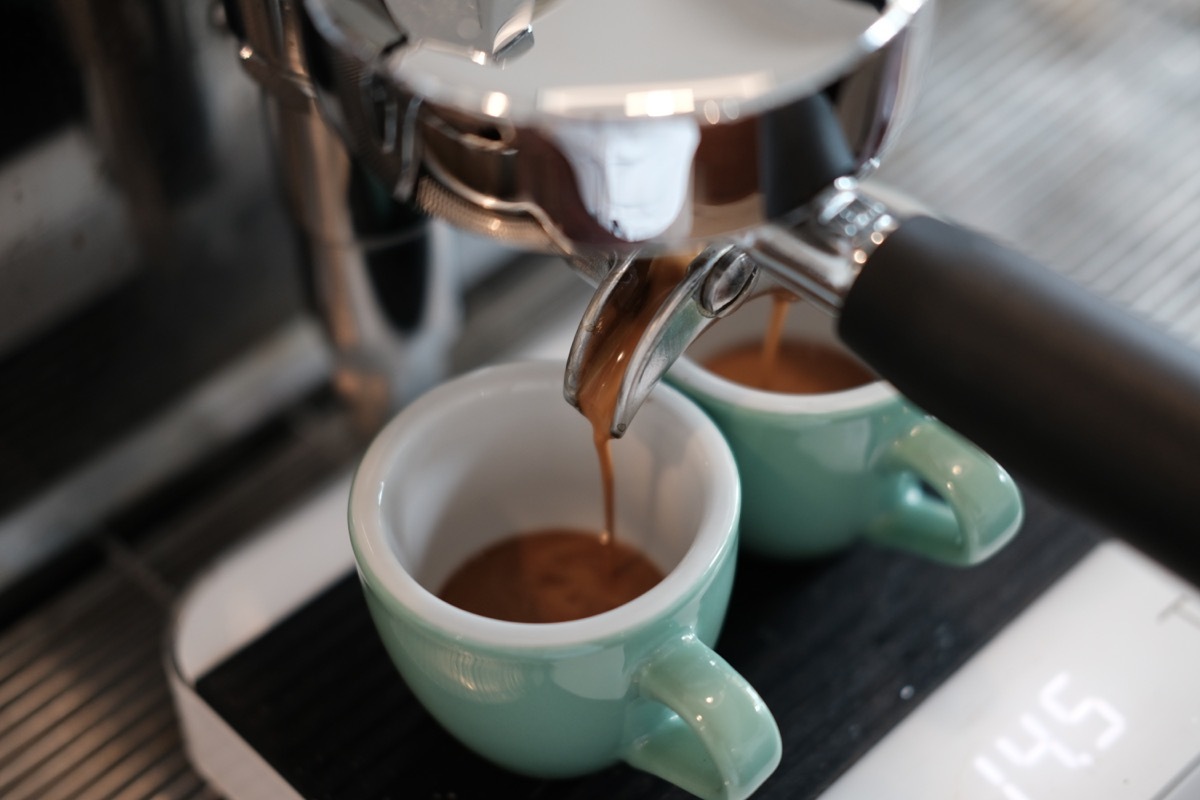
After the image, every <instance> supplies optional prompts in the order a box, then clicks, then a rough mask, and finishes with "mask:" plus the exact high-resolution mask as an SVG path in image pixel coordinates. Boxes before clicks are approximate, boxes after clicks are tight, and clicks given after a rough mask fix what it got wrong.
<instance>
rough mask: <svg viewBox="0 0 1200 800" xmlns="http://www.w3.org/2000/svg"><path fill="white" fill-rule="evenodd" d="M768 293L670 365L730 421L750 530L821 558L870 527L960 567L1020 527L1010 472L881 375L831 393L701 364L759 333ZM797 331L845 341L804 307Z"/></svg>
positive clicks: (676, 378)
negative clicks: (741, 377)
mask: <svg viewBox="0 0 1200 800" xmlns="http://www.w3.org/2000/svg"><path fill="white" fill-rule="evenodd" d="M770 303H771V300H770V298H765V297H764V298H761V299H758V300H755V301H753V302H751V303H748V304H747V305H746V307H745V308H744V309H742V310H741V311H739V312H738V313H737V314H735V315H734V316H732V317H730V318H729V319H727V320H724V321H722V323H721V324H720V325H718V326H714V327H713V328H712V329H711V330H710V331H709V332H708V333H707V334H705V335H704V336H703V337H702V338H701V339H700V340H699V341H697V342H696V344H694V345H693V346H692V349H690V350H689V351H688V357H687V358H684V359H681V360H680V361H679V362H677V363H676V365H675V366H674V367H673V368H672V370H671V371H670V372H669V373H668V380H670V381H671V382H672V383H673V384H675V385H676V386H678V387H679V388H680V389H682V390H683V391H684V392H685V393H687V394H688V395H689V396H691V397H692V398H693V399H694V400H696V401H697V402H698V403H699V404H700V405H701V406H702V407H703V408H704V409H705V411H707V412H708V414H709V415H710V416H711V417H712V418H713V420H714V421H715V422H716V423H717V425H718V427H720V428H721V430H722V432H723V433H724V434H725V436H726V438H727V439H728V440H729V443H730V447H731V448H732V449H733V452H734V455H735V457H736V459H737V463H738V469H739V471H740V474H741V480H742V492H743V508H742V536H743V539H744V541H745V543H746V545H747V546H748V547H749V548H751V549H753V550H756V551H759V552H762V553H765V554H769V555H775V556H797V557H801V556H818V555H823V554H826V553H830V552H833V551H836V550H837V549H839V548H842V547H845V546H846V545H848V544H849V543H850V542H852V541H853V540H855V539H856V538H858V537H860V536H868V537H870V538H871V539H873V540H875V541H877V542H879V543H881V544H885V545H888V546H891V547H896V548H899V549H902V550H907V551H910V552H913V553H916V554H919V555H921V556H924V557H927V558H931V559H934V560H937V561H942V562H947V563H951V564H972V563H976V562H978V561H982V560H983V559H985V558H987V557H988V556H990V555H991V554H992V553H994V552H995V551H996V550H997V549H999V548H1000V547H1002V546H1003V545H1004V543H1005V542H1007V541H1008V540H1009V539H1010V538H1012V536H1013V535H1014V534H1015V533H1016V532H1017V530H1018V528H1019V527H1020V523H1021V519H1022V516H1023V506H1022V502H1021V497H1020V493H1019V491H1018V489H1017V487H1016V485H1015V484H1014V482H1013V480H1012V478H1011V477H1010V476H1009V475H1008V473H1007V472H1006V471H1005V470H1004V469H1003V468H1002V467H1001V466H1000V465H999V464H997V463H996V462H995V461H993V460H992V459H991V458H989V457H988V456H987V455H986V454H985V453H983V452H982V451H980V450H979V449H978V448H976V447H975V446H974V445H972V444H971V443H969V442H967V441H966V440H965V439H963V438H962V437H960V436H958V435H957V434H955V433H954V432H953V431H951V430H950V429H948V428H946V427H945V426H944V425H942V424H941V423H939V422H938V421H937V420H935V419H933V418H932V417H930V416H928V415H927V414H925V413H924V412H922V411H921V410H920V409H917V408H915V407H913V406H912V405H911V404H909V403H907V402H906V401H905V400H904V398H903V397H901V396H900V395H899V394H898V393H897V392H896V391H895V390H894V389H893V388H892V387H891V386H890V385H888V384H887V383H885V382H883V381H878V382H875V383H871V384H867V385H864V386H860V387H857V388H854V389H850V390H846V391H842V392H835V393H829V394H811V395H784V394H777V393H773V392H764V391H759V390H754V389H749V388H746V387H744V386H739V385H737V384H734V383H731V382H730V381H726V380H724V379H722V378H719V377H717V376H715V375H713V374H712V373H709V372H707V371H706V370H704V369H702V368H701V367H700V366H699V365H698V364H697V363H696V362H697V360H699V361H702V360H703V359H704V358H705V356H706V355H707V354H710V353H714V352H717V351H719V350H721V349H723V348H724V347H727V346H730V345H732V344H736V343H741V342H747V341H754V340H758V341H761V339H762V337H763V335H764V332H765V330H766V325H767V323H766V319H767V312H768V310H769V307H770ZM787 332H788V335H793V336H799V337H803V338H807V339H813V340H817V341H822V342H826V343H830V344H834V343H835V339H834V335H833V330H832V320H831V319H830V318H829V317H827V316H825V315H824V314H822V313H821V312H819V311H817V310H816V309H814V308H812V307H811V306H805V305H803V304H798V305H796V306H795V307H794V308H793V309H792V311H791V313H790V314H789V319H788V325H787Z"/></svg>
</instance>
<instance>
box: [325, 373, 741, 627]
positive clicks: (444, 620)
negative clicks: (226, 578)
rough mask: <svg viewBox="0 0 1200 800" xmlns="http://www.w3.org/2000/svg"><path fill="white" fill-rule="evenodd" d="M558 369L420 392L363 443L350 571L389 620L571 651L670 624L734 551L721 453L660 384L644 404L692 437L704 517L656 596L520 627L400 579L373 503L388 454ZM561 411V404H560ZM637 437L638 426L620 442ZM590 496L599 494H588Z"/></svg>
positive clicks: (731, 500) (727, 466)
mask: <svg viewBox="0 0 1200 800" xmlns="http://www.w3.org/2000/svg"><path fill="white" fill-rule="evenodd" d="M562 370H563V366H562V364H561V363H556V362H552V361H525V362H511V363H506V364H499V365H493V366H488V367H483V368H481V369H478V370H475V371H473V372H469V373H466V374H465V375H462V376H459V377H457V378H454V379H452V380H450V381H448V382H446V383H443V384H441V385H439V386H437V387H435V388H434V389H432V390H430V391H429V392H427V393H425V394H424V395H422V396H421V397H419V398H418V399H417V400H415V401H414V402H413V403H412V404H410V405H409V406H408V407H407V408H405V409H404V410H402V411H401V412H400V413H399V414H397V415H396V416H395V417H394V418H393V419H392V420H391V421H390V422H389V423H388V424H387V425H386V426H385V427H384V428H383V430H382V431H380V433H379V434H378V435H377V436H376V437H375V439H374V440H373V441H372V443H371V445H370V446H369V447H368V448H367V451H366V453H365V454H364V456H363V458H362V460H361V461H360V463H359V466H358V468H357V470H356V471H355V474H354V479H353V482H352V484H351V488H350V502H349V509H348V521H349V529H350V540H351V544H352V546H353V549H354V555H355V562H356V563H357V565H358V571H359V574H360V576H361V577H362V579H363V581H364V582H365V583H366V584H367V587H368V590H369V591H374V592H375V594H376V596H377V597H379V598H380V599H381V600H383V601H384V603H385V604H386V605H387V607H388V609H389V610H390V611H391V612H392V613H398V614H401V615H404V616H405V617H407V618H408V619H410V620H413V621H416V622H418V623H419V624H421V625H423V626H425V627H427V628H432V629H435V630H438V631H440V632H441V633H443V634H446V635H449V636H451V637H454V638H455V639H460V640H467V641H471V642H474V643H476V644H482V645H487V646H492V647H497V648H503V649H509V650H514V649H547V648H561V647H573V646H578V645H581V644H587V643H594V642H599V641H602V640H609V639H611V638H613V637H616V636H619V635H621V634H623V633H625V632H627V631H631V630H634V629H638V628H640V627H643V626H645V625H647V624H650V623H652V622H654V621H655V620H658V619H661V618H662V617H663V616H666V615H669V614H670V613H671V611H672V609H674V608H675V607H676V606H677V605H679V604H680V603H681V602H684V601H686V600H687V599H688V598H689V597H690V596H692V594H693V593H694V590H695V589H696V588H697V587H699V586H702V585H703V584H704V583H705V582H706V581H707V580H708V575H709V573H710V572H711V571H713V570H714V568H715V567H716V566H717V565H719V564H720V563H721V562H722V561H723V560H724V558H725V557H727V555H728V554H729V553H730V552H731V551H732V549H733V548H734V547H735V546H736V538H737V537H736V531H737V520H738V512H739V508H740V503H741V488H740V481H739V480H738V473H737V465H736V463H735V462H734V459H733V454H732V452H731V451H730V450H729V445H728V444H727V442H726V441H725V438H724V437H723V436H722V435H721V433H720V431H719V430H718V429H717V427H716V425H715V424H714V423H713V422H712V421H711V420H710V419H709V418H708V416H707V415H706V414H705V413H704V412H703V411H702V410H701V409H700V408H699V407H698V406H696V405H695V404H694V403H693V402H692V401H690V400H688V399H687V398H686V397H685V396H684V395H683V394H682V393H680V392H678V391H676V390H675V389H672V388H671V387H669V386H665V385H660V386H658V387H656V388H655V390H654V391H653V392H652V393H651V396H650V398H649V399H648V400H647V401H646V402H647V403H653V404H655V405H658V406H662V407H663V408H665V409H667V410H668V411H669V412H670V413H671V414H673V415H675V416H677V417H678V418H680V419H681V421H682V422H683V424H685V425H686V426H688V427H689V428H690V429H691V431H692V432H693V435H694V436H695V437H697V439H698V441H699V442H700V444H701V446H702V447H703V451H704V453H705V455H706V459H707V468H706V469H705V470H704V473H703V474H704V478H705V481H706V485H705V487H704V489H703V496H704V497H706V500H707V502H709V503H710V509H711V510H710V512H709V513H708V514H707V515H706V516H705V517H704V518H703V520H702V522H701V526H700V529H699V530H698V531H697V532H696V535H695V538H694V539H693V540H692V542H691V544H690V545H689V546H688V549H687V551H686V552H685V553H684V555H683V557H682V558H681V559H680V561H679V563H677V564H676V565H675V566H674V568H672V569H671V570H670V572H668V573H667V574H666V576H665V577H664V578H663V580H662V581H660V582H659V583H658V584H657V585H656V586H655V587H653V588H652V589H650V590H649V591H647V592H646V593H644V594H642V595H640V596H639V597H637V598H635V599H633V600H631V601H630V602H628V603H626V604H624V605H622V606H620V607H618V608H615V609H613V610H611V611H606V612H604V613H602V614H597V615H595V616H591V617H585V618H583V619H577V620H571V621H568V622H553V623H522V622H509V621H506V620H498V619H493V618H491V617H484V616H480V615H478V614H474V613H471V612H468V611H464V610H462V609H460V608H458V607H456V606H454V605H451V604H450V603H447V602H446V601H444V600H442V599H441V598H439V597H437V595H435V594H434V593H433V592H431V591H429V590H428V589H426V588H425V587H424V586H422V585H421V584H420V582H418V581H417V579H416V578H415V577H413V576H412V575H411V574H409V573H408V571H407V570H405V569H404V568H403V567H402V566H401V564H400V563H399V561H398V560H397V559H396V557H395V554H394V553H393V552H392V549H391V546H390V543H389V529H388V524H387V521H386V517H385V515H384V514H383V513H382V504H383V499H384V496H385V494H386V493H387V491H388V487H387V475H388V472H389V471H390V466H391V454H392V453H393V452H394V450H395V448H396V447H397V445H398V444H399V442H401V441H402V440H403V439H404V437H405V436H406V435H408V433H409V432H410V431H415V430H418V429H423V428H426V426H429V425H431V424H437V421H438V420H439V419H445V418H446V417H448V416H450V415H452V414H453V413H454V412H455V411H460V412H461V410H462V408H463V407H464V406H470V405H474V404H475V403H477V402H478V401H480V400H482V399H484V398H485V397H486V396H487V395H488V394H489V392H494V391H497V390H503V389H505V388H509V387H511V386H513V385H514V384H516V383H517V382H543V383H547V384H549V385H550V386H549V387H548V388H553V389H558V388H559V387H560V386H561V381H562ZM562 402H564V403H565V402H566V401H565V400H564V401H562ZM637 435H638V426H637V419H636V418H635V420H634V423H633V425H631V426H630V429H629V432H628V433H626V436H634V437H636V436H637ZM597 491H599V487H597Z"/></svg>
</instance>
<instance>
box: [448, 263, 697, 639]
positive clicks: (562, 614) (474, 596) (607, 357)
mask: <svg viewBox="0 0 1200 800" xmlns="http://www.w3.org/2000/svg"><path fill="white" fill-rule="evenodd" d="M689 262H690V259H680V258H656V259H643V260H640V261H638V262H636V263H635V264H634V265H633V266H632V269H631V270H630V274H629V275H628V276H627V280H625V281H623V282H622V283H621V284H620V285H619V286H617V287H615V288H614V290H613V295H612V302H610V303H609V304H608V306H607V308H606V313H605V314H604V315H602V316H601V318H600V319H599V320H598V321H597V323H596V328H595V330H594V331H593V334H592V335H593V337H594V340H593V341H594V345H593V347H592V350H591V355H590V357H589V358H588V360H587V361H586V362H585V363H584V364H583V365H582V367H581V371H580V373H581V374H580V376H579V377H580V383H579V395H578V397H579V409H580V411H582V412H583V415H584V416H585V417H586V418H587V420H588V421H589V422H590V423H591V425H592V441H593V443H594V444H595V447H596V455H597V457H598V459H599V461H600V479H601V486H602V489H603V492H604V530H603V531H601V532H600V535H599V536H597V535H596V534H594V533H587V532H581V531H572V530H547V531H535V532H531V533H521V534H517V535H514V536H511V537H509V538H507V539H504V540H502V541H501V542H499V543H497V544H495V545H493V546H492V547H489V548H488V549H486V550H484V551H483V552H482V553H479V554H478V555H476V556H475V557H474V558H472V559H471V560H469V561H467V562H466V563H465V564H463V565H462V566H461V567H459V568H458V570H456V571H455V573H454V574H453V575H452V576H451V577H450V580H449V581H448V582H447V583H446V585H445V586H444V587H443V588H442V591H441V595H440V596H441V598H442V599H443V600H445V601H446V602H448V603H451V604H453V605H456V606H458V607H459V608H462V609H465V610H467V611H471V612H473V613H476V614H481V615H483V616H487V617H493V618H495V619H502V620H508V621H510V622H565V621H567V620H573V619H581V618H583V617H590V616H593V615H595V614H600V613H603V612H605V611H609V610H611V609H614V608H616V607H617V606H620V605H623V604H624V603H627V602H629V601H630V600H633V599H634V598H635V597H637V596H639V595H641V594H643V593H644V592H646V591H647V590H649V589H651V588H653V587H654V586H655V585H656V584H657V583H658V582H659V581H660V580H662V578H663V574H662V572H661V571H660V570H659V569H658V567H656V566H655V565H654V564H653V563H652V562H651V561H650V560H649V559H647V558H646V557H645V556H644V555H642V554H641V553H639V552H638V551H637V550H634V549H633V548H632V547H629V546H628V545H626V544H624V543H623V542H619V541H617V540H616V539H615V538H614V537H615V532H616V503H615V490H614V480H613V462H612V447H611V440H612V435H611V430H612V422H613V415H614V414H615V413H616V407H617V395H618V394H619V393H620V389H621V382H622V381H623V380H624V378H625V372H626V370H627V368H628V366H629V360H630V357H631V356H632V354H633V350H634V348H636V347H637V345H638V342H640V341H641V339H642V334H643V333H644V332H645V330H646V327H647V326H648V325H649V324H650V320H651V319H652V318H653V316H654V312H655V311H657V310H658V308H659V306H660V305H661V304H662V302H663V301H664V300H665V299H666V298H667V296H668V295H669V294H670V293H671V291H672V290H673V289H674V288H675V287H676V286H677V285H678V284H679V282H680V281H681V280H682V279H683V278H684V276H685V274H686V273H687V266H688V263H689Z"/></svg>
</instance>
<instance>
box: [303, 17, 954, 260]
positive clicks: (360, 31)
mask: <svg viewBox="0 0 1200 800" xmlns="http://www.w3.org/2000/svg"><path fill="white" fill-rule="evenodd" d="M881 5H882V9H877V8H876V7H875V5H874V4H871V3H866V2H862V3H855V2H837V1H834V0H822V2H817V3H812V2H806V3H770V4H755V5H752V6H750V7H738V8H737V9H736V10H735V9H734V7H733V6H729V5H728V4H726V3H722V2H705V3H700V4H697V3H694V2H682V1H680V2H674V1H673V2H665V3H652V4H646V3H640V2H636V1H635V0H628V1H627V0H622V2H620V3H617V4H615V5H614V4H613V3H607V4H604V5H603V6H597V5H594V4H588V3H572V2H560V3H546V4H544V5H542V6H535V8H534V10H533V13H532V15H531V14H530V7H529V6H530V4H528V3H526V4H511V5H510V6H505V8H507V9H508V10H509V11H512V12H513V13H516V14H518V17H519V18H517V19H515V21H513V22H512V25H511V26H509V25H508V23H507V22H506V21H504V20H502V19H497V20H493V22H492V23H490V25H491V30H484V31H482V32H481V30H480V27H481V17H480V14H483V13H484V11H485V10H486V11H487V12H488V13H489V14H490V13H493V12H496V13H500V12H501V11H502V10H503V9H502V8H501V6H500V4H488V3H480V4H474V3H462V4H455V3H450V4H439V5H438V6H437V8H438V12H439V13H438V14H437V15H433V14H429V13H427V8H426V6H425V4H423V3H420V2H408V3H405V2H400V1H399V0H397V2H394V3H391V4H388V5H387V6H386V9H385V8H383V7H381V5H380V3H379V2H376V1H375V0H306V3H305V6H306V8H307V9H308V11H309V13H310V15H311V16H312V20H313V23H314V25H315V27H316V28H317V30H318V32H319V34H320V35H321V37H322V41H323V42H324V47H325V48H327V50H328V52H326V53H319V52H316V51H315V50H314V52H313V53H312V54H311V57H312V58H313V59H316V60H319V61H322V62H325V63H326V64H327V66H328V68H329V71H330V73H331V74H330V76H329V77H328V78H327V79H325V80H320V81H318V82H317V85H318V93H319V95H320V96H321V98H322V100H323V102H324V106H325V108H326V111H327V113H328V114H330V116H331V117H332V118H334V119H336V120H338V121H339V127H340V128H341V129H342V131H343V132H344V133H345V134H347V136H348V138H349V139H350V141H351V142H352V146H353V148H354V149H355V150H356V152H358V153H360V154H361V155H362V156H363V158H364V160H365V162H366V163H368V164H371V165H372V167H374V168H376V169H378V170H379V171H380V172H381V174H382V175H384V176H385V179H386V182H387V183H388V184H390V185H391V186H392V187H393V189H394V191H396V192H397V194H399V195H400V196H408V195H409V194H410V193H411V192H412V191H413V188H414V186H415V184H416V179H417V173H418V172H419V173H422V175H423V177H425V178H428V179H430V180H433V181H435V182H437V183H438V184H440V185H441V186H442V187H443V188H444V189H446V190H447V191H449V192H451V193H453V194H455V195H457V196H459V197H460V198H461V199H462V200H465V201H466V202H467V208H473V214H474V215H475V216H477V217H478V218H479V219H478V221H477V222H476V223H475V224H474V225H473V226H472V227H480V226H483V225H486V224H489V223H492V224H495V225H496V227H497V234H500V233H502V232H503V231H504V230H505V229H507V227H508V226H509V225H510V224H511V223H512V222H513V221H514V220H515V221H520V222H525V221H533V222H535V223H537V224H539V225H540V226H541V227H542V228H543V230H544V232H545V235H546V244H547V245H549V246H553V247H555V248H557V249H559V250H561V251H564V252H567V253H575V252H580V251H587V250H596V249H599V250H606V249H618V250H625V251H628V250H631V249H635V248H645V247H650V248H654V249H664V248H687V247H689V246H690V245H692V244H696V243H700V244H701V246H703V245H704V244H707V243H708V242H709V241H711V240H714V239H719V238H721V237H727V236H730V235H734V234H736V233H738V232H740V231H744V230H747V229H750V228H754V227H756V226H758V225H760V224H762V223H764V222H767V221H771V220H776V219H779V218H781V217H782V216H784V215H786V214H788V213H790V212H793V211H795V210H796V209H798V208H801V207H803V206H804V205H805V204H806V203H807V202H808V201H809V200H811V199H812V197H813V196H814V195H815V194H816V193H817V192H818V191H820V190H822V189H824V188H826V187H827V186H828V185H829V184H830V183H832V181H833V180H834V179H835V178H837V177H840V176H843V175H847V174H857V173H859V172H861V171H863V170H866V169H869V168H870V167H871V166H872V165H873V163H874V159H875V158H876V157H877V156H878V155H879V153H880V151H881V150H882V149H883V148H884V147H885V145H886V144H887V142H888V141H889V140H890V138H891V136H892V132H893V130H894V128H895V127H896V125H897V124H898V123H899V122H900V121H901V119H902V117H903V116H904V114H905V112H906V110H907V108H908V107H909V105H910V104H909V99H910V98H909V90H910V83H911V78H912V74H913V72H914V69H915V63H914V62H915V61H916V60H917V58H918V56H919V55H920V52H921V50H922V46H923V39H922V36H923V34H924V26H923V23H924V22H925V19H924V17H925V16H927V13H928V10H927V7H928V5H930V4H927V3H926V2H925V0H889V1H888V2H884V3H882V4H881ZM389 12H390V13H389ZM501 16H502V14H501ZM526 25H529V26H531V27H532V33H530V34H527V35H525V36H524V37H522V38H521V40H520V41H521V49H520V52H513V48H512V47H510V50H508V51H504V52H505V54H506V55H507V57H506V58H503V59H497V58H496V57H495V56H494V54H493V55H489V54H488V52H487V47H486V46H484V45H480V44H479V42H477V41H476V37H481V38H482V40H488V39H489V38H490V39H492V40H495V38H496V37H497V36H502V34H500V33H499V32H500V31H507V30H509V28H510V27H511V28H512V30H518V29H524V27H525V26H526ZM585 31H586V32H587V33H586V35H580V34H581V32H585ZM314 44H315V43H314ZM364 86H366V87H369V91H364ZM372 119H374V120H376V121H379V120H385V121H387V124H385V125H379V124H376V125H374V126H363V125H362V124H356V121H361V120H372ZM461 211H462V210H461V209H460V213H461ZM516 227H517V228H518V229H523V226H520V225H517V226H516Z"/></svg>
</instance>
